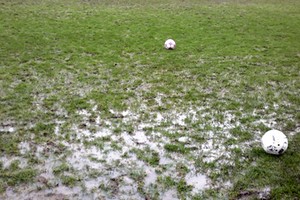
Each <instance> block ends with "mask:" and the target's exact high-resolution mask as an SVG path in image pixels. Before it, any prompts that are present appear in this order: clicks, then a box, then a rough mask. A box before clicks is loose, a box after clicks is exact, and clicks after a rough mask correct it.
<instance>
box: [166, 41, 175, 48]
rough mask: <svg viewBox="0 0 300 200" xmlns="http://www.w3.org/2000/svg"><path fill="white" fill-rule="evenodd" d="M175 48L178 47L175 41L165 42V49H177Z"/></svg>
mask: <svg viewBox="0 0 300 200" xmlns="http://www.w3.org/2000/svg"><path fill="white" fill-rule="evenodd" d="M175 47H176V43H175V41H174V40H172V39H167V41H166V42H165V48H166V49H170V50H173V49H175Z"/></svg>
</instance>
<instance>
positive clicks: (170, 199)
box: [161, 190, 179, 200]
mask: <svg viewBox="0 0 300 200" xmlns="http://www.w3.org/2000/svg"><path fill="white" fill-rule="evenodd" d="M161 199H162V200H177V199H179V198H178V196H177V191H176V190H168V191H166V192H164V193H163V194H162V195H161Z"/></svg>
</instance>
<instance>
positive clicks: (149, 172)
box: [144, 166, 157, 187]
mask: <svg viewBox="0 0 300 200" xmlns="http://www.w3.org/2000/svg"><path fill="white" fill-rule="evenodd" d="M144 170H145V173H146V177H145V179H144V184H145V187H148V186H149V185H151V184H154V183H155V181H156V179H157V174H156V172H155V169H154V168H152V167H148V166H147V167H144Z"/></svg>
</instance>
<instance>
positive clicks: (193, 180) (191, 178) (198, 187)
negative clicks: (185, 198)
mask: <svg viewBox="0 0 300 200" xmlns="http://www.w3.org/2000/svg"><path fill="white" fill-rule="evenodd" d="M207 179H208V178H207V176H205V175H203V174H198V173H194V172H189V173H188V174H187V175H186V176H185V181H186V183H187V185H191V186H193V190H192V194H198V193H200V192H201V191H203V190H204V189H205V188H207V187H208V184H207Z"/></svg>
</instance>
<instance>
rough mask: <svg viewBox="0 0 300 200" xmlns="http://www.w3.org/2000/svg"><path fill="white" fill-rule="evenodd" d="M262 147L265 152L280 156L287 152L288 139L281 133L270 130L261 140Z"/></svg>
mask: <svg viewBox="0 0 300 200" xmlns="http://www.w3.org/2000/svg"><path fill="white" fill-rule="evenodd" d="M261 145H262V147H263V149H264V150H265V152H267V153H269V154H274V155H280V154H283V153H284V152H285V151H286V150H287V148H288V139H287V137H286V136H285V135H284V134H283V133H282V132H281V131H278V130H270V131H267V132H266V133H265V134H264V135H263V137H262V138H261Z"/></svg>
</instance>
